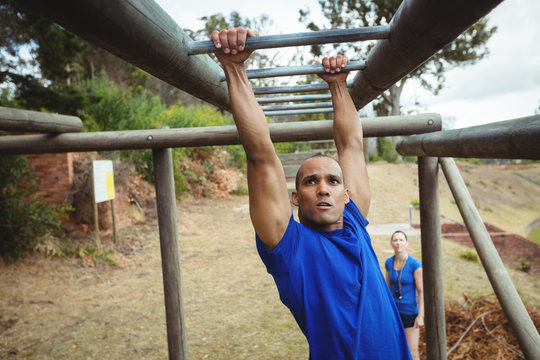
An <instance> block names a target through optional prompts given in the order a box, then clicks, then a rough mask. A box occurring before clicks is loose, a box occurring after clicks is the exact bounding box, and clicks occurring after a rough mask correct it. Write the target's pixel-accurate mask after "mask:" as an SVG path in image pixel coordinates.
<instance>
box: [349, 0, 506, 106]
mask: <svg viewBox="0 0 540 360" xmlns="http://www.w3.org/2000/svg"><path fill="white" fill-rule="evenodd" d="M500 2H502V0H482V1H470V0H437V1H432V0H404V1H403V2H402V3H401V5H400V7H399V9H398V10H397V12H396V13H395V15H394V17H393V18H392V20H391V21H390V33H391V34H392V36H389V37H388V39H386V40H381V41H378V42H377V43H376V44H375V47H374V48H373V49H372V50H371V51H370V52H369V54H368V57H367V59H366V63H367V67H366V69H365V70H362V71H359V72H358V74H357V75H356V76H355V77H354V86H353V88H352V89H351V90H350V92H351V96H352V98H353V101H354V104H355V105H356V108H357V109H361V108H363V107H364V106H365V105H367V104H369V103H370V102H371V101H372V100H373V99H375V98H376V97H377V96H379V95H380V94H381V93H382V92H383V91H384V90H386V89H388V88H389V87H390V86H392V85H393V84H395V83H396V82H398V81H399V80H400V79H402V78H403V77H405V76H406V75H407V74H409V73H411V72H412V71H413V70H414V69H416V68H418V67H419V66H420V65H422V64H423V63H424V62H426V60H428V59H429V58H430V57H431V56H433V55H434V54H435V53H437V52H438V51H439V50H440V49H442V48H443V47H444V46H445V45H446V44H448V43H449V42H451V41H452V40H454V39H455V38H457V37H458V36H459V35H460V34H461V33H462V32H464V31H465V30H467V29H468V28H469V27H471V26H472V25H473V24H474V23H476V22H477V21H478V20H480V19H481V18H482V17H484V16H486V15H487V14H488V13H489V12H490V11H491V10H492V9H493V8H495V6H497V5H498V4H499V3H500Z"/></svg>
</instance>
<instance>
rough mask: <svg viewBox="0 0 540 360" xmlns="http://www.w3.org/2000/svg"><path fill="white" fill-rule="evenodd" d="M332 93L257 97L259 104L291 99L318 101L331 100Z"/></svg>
mask: <svg viewBox="0 0 540 360" xmlns="http://www.w3.org/2000/svg"><path fill="white" fill-rule="evenodd" d="M331 98H332V95H330V94H320V95H292V96H269V97H260V98H257V101H258V102H259V104H266V103H279V102H289V101H316V100H330V99H331Z"/></svg>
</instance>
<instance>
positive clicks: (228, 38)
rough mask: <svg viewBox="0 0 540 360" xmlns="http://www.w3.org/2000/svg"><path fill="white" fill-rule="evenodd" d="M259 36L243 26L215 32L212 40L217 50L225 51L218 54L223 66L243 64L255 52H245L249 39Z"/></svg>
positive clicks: (211, 37)
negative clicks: (249, 37)
mask: <svg viewBox="0 0 540 360" xmlns="http://www.w3.org/2000/svg"><path fill="white" fill-rule="evenodd" d="M258 35H259V34H258V33H257V32H256V31H253V30H250V29H244V28H243V27H241V26H239V27H237V28H234V27H232V26H231V27H230V28H229V29H227V30H225V29H223V30H220V31H218V30H214V31H213V32H212V35H211V36H210V39H211V40H212V41H213V42H214V45H215V46H216V48H218V49H222V50H223V52H221V53H216V56H217V58H218V60H219V61H220V62H221V63H222V64H223V65H227V64H242V63H243V62H244V61H246V60H247V58H249V56H250V55H251V53H252V52H253V50H245V46H246V39H247V37H248V36H258Z"/></svg>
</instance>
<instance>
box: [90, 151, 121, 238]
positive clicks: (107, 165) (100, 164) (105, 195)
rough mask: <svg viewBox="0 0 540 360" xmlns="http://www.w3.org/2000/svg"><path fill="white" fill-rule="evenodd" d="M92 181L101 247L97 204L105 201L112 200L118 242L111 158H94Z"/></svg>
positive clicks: (95, 215)
mask: <svg viewBox="0 0 540 360" xmlns="http://www.w3.org/2000/svg"><path fill="white" fill-rule="evenodd" d="M92 169H93V176H92V183H93V190H94V191H93V197H94V201H93V202H94V231H95V237H96V245H97V246H98V247H101V241H100V239H99V221H98V208H97V204H98V203H100V202H103V201H111V213H112V223H113V233H114V242H116V238H117V236H116V209H115V206H114V196H115V193H114V173H113V163H112V161H111V160H94V161H92Z"/></svg>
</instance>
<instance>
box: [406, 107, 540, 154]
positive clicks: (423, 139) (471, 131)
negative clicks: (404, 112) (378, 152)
mask: <svg viewBox="0 0 540 360" xmlns="http://www.w3.org/2000/svg"><path fill="white" fill-rule="evenodd" d="M538 139H540V115H535V116H529V117H525V118H520V119H514V120H506V121H499V122H495V123H491V124H486V125H478V126H471V127H468V128H464V129H455V130H446V131H438V132H434V133H431V134H429V135H413V136H410V137H407V138H403V139H401V141H400V142H399V143H398V144H397V146H396V149H397V151H398V152H399V153H400V154H401V155H408V156H438V157H471V158H488V159H540V141H539V140H538Z"/></svg>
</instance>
